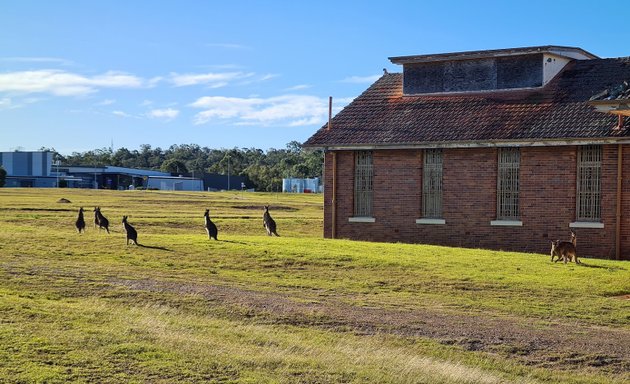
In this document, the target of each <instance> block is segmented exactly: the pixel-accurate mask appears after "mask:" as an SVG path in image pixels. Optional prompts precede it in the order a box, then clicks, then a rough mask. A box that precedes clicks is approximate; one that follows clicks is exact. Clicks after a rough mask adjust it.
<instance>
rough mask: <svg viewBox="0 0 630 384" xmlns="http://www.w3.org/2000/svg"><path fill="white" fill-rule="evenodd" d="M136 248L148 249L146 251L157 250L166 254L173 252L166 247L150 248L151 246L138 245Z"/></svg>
mask: <svg viewBox="0 0 630 384" xmlns="http://www.w3.org/2000/svg"><path fill="white" fill-rule="evenodd" d="M138 247H142V248H148V249H158V250H160V251H166V252H175V251H173V250H172V249H168V248H166V247H155V246H151V245H144V244H138Z"/></svg>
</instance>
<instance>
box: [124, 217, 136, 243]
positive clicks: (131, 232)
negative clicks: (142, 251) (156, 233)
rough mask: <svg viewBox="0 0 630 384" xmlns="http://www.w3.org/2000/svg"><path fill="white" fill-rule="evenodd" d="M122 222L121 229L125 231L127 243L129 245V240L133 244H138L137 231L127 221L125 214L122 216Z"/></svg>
mask: <svg viewBox="0 0 630 384" xmlns="http://www.w3.org/2000/svg"><path fill="white" fill-rule="evenodd" d="M122 224H123V230H124V231H125V233H127V245H129V240H131V241H132V242H133V243H134V244H135V245H140V244H138V231H136V229H135V228H134V227H132V226H131V224H129V223H128V222H127V216H123V219H122Z"/></svg>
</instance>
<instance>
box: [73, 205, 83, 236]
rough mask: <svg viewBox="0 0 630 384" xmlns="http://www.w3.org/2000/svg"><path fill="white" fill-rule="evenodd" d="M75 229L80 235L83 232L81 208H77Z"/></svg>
mask: <svg viewBox="0 0 630 384" xmlns="http://www.w3.org/2000/svg"><path fill="white" fill-rule="evenodd" d="M75 226H76V227H77V231H79V233H81V231H83V232H85V219H84V218H83V207H81V208H79V215H78V216H77V221H76V223H75Z"/></svg>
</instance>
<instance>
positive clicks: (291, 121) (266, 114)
mask: <svg viewBox="0 0 630 384" xmlns="http://www.w3.org/2000/svg"><path fill="white" fill-rule="evenodd" d="M190 106H191V107H194V108H199V109H202V111H201V112H199V113H197V114H196V115H195V117H194V123H195V124H205V123H208V122H210V121H212V120H216V119H222V120H228V119H229V120H232V121H233V123H234V124H238V125H252V124H260V125H268V124H271V123H273V124H280V125H285V126H299V125H317V124H321V123H323V122H324V121H325V120H326V118H327V114H328V100H327V99H322V98H320V97H316V96H308V95H282V96H276V97H270V98H259V97H251V98H237V97H224V96H206V97H202V98H199V99H197V100H196V101H195V102H194V103H192V104H190Z"/></svg>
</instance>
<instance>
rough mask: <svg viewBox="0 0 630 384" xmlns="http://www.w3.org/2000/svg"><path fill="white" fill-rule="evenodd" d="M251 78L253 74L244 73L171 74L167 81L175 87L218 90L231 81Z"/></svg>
mask: <svg viewBox="0 0 630 384" xmlns="http://www.w3.org/2000/svg"><path fill="white" fill-rule="evenodd" d="M251 76H254V74H253V73H246V72H222V73H213V72H210V73H185V74H179V73H171V76H170V79H169V80H170V82H171V83H173V85H175V86H176V87H185V86H191V85H206V86H208V87H210V88H220V87H224V86H226V85H228V84H229V83H230V82H232V81H236V80H242V79H246V78H248V77H251Z"/></svg>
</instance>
